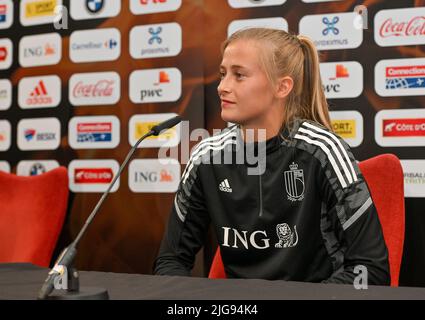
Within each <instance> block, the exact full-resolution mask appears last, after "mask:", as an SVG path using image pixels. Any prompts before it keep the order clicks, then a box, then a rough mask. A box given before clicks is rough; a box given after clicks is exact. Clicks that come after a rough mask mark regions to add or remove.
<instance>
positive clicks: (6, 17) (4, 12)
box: [0, 0, 13, 29]
mask: <svg viewBox="0 0 425 320" xmlns="http://www.w3.org/2000/svg"><path fill="white" fill-rule="evenodd" d="M12 24H13V2H12V0H2V1H0V29H7V28H10V26H11V25H12Z"/></svg>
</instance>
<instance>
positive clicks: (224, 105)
mask: <svg viewBox="0 0 425 320" xmlns="http://www.w3.org/2000/svg"><path fill="white" fill-rule="evenodd" d="M234 104H236V103H235V102H233V101H229V100H223V99H222V100H221V107H222V108H228V107H231V106H232V105H234Z"/></svg>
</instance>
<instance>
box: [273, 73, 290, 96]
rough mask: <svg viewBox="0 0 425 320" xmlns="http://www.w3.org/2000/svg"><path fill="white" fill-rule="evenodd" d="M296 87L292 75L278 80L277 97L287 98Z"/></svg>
mask: <svg viewBox="0 0 425 320" xmlns="http://www.w3.org/2000/svg"><path fill="white" fill-rule="evenodd" d="M293 87H294V80H292V78H291V77H289V76H286V77H282V78H279V79H278V80H277V88H276V98H280V99H283V98H286V97H287V96H288V95H289V93H290V92H291V91H292V88H293Z"/></svg>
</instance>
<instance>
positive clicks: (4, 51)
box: [0, 38, 13, 70]
mask: <svg viewBox="0 0 425 320" xmlns="http://www.w3.org/2000/svg"><path fill="white" fill-rule="evenodd" d="M12 62H13V43H12V41H11V40H10V39H7V38H3V39H0V70H5V69H9V68H10V66H11V65H12Z"/></svg>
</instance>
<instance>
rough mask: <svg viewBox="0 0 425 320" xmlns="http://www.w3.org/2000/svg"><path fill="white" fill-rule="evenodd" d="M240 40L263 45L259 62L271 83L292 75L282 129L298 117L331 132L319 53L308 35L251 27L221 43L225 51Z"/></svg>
mask: <svg viewBox="0 0 425 320" xmlns="http://www.w3.org/2000/svg"><path fill="white" fill-rule="evenodd" d="M238 40H249V41H251V40H252V41H255V42H257V43H258V44H260V45H262V44H263V45H262V46H261V51H260V52H261V56H260V62H261V64H262V66H263V68H264V71H265V73H266V74H267V77H268V78H269V80H270V82H271V83H272V84H273V85H275V84H276V81H277V79H278V78H280V77H284V76H290V77H291V78H292V79H293V82H294V86H293V89H292V91H291V92H290V93H289V95H288V96H287V97H286V104H285V112H284V120H283V123H282V128H283V127H285V126H291V124H292V123H293V121H294V120H295V119H304V120H310V121H313V122H316V123H318V124H321V125H323V126H324V127H326V128H328V129H329V130H331V131H332V126H331V121H330V117H329V109H328V103H327V101H326V98H325V94H324V92H323V87H322V80H321V78H320V68H319V66H320V61H319V54H318V52H317V50H316V47H315V46H314V43H313V42H312V41H311V40H310V39H309V38H307V37H305V36H295V35H292V34H289V33H288V32H285V31H282V30H276V29H268V28H249V29H243V30H240V31H237V32H235V33H233V34H232V35H231V36H230V37H229V38H228V39H227V40H226V41H224V42H223V44H222V53H223V52H224V50H225V49H226V48H227V46H229V45H230V44H231V43H233V42H235V41H238Z"/></svg>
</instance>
